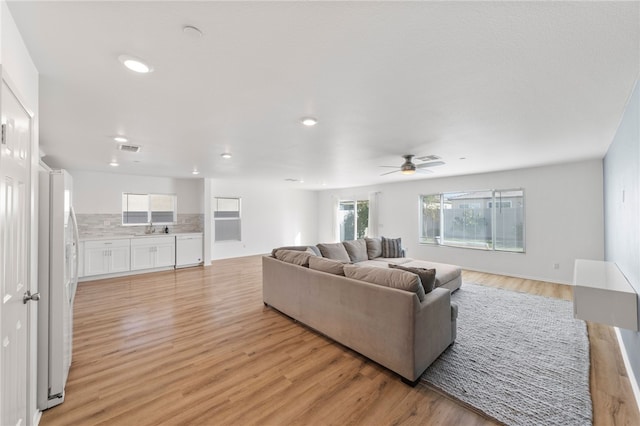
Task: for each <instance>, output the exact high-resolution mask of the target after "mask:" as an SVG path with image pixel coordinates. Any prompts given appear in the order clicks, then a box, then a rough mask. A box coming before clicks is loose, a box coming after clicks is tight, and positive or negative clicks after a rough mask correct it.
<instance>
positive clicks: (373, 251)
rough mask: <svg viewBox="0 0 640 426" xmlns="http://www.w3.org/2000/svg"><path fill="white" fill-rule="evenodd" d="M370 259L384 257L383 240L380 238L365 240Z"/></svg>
mask: <svg viewBox="0 0 640 426" xmlns="http://www.w3.org/2000/svg"><path fill="white" fill-rule="evenodd" d="M364 240H365V242H366V243H367V255H368V256H369V259H375V258H376V257H380V256H382V240H381V239H380V238H365V239H364Z"/></svg>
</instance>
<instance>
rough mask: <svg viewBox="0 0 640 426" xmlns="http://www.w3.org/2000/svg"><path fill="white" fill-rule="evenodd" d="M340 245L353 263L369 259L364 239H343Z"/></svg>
mask: <svg viewBox="0 0 640 426" xmlns="http://www.w3.org/2000/svg"><path fill="white" fill-rule="evenodd" d="M342 245H343V246H344V248H345V250H347V254H348V255H349V258H350V259H351V261H352V262H353V263H356V262H362V261H363V260H369V255H368V254H367V243H366V242H365V241H364V240H362V239H359V240H352V241H343V242H342Z"/></svg>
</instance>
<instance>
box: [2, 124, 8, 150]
mask: <svg viewBox="0 0 640 426" xmlns="http://www.w3.org/2000/svg"><path fill="white" fill-rule="evenodd" d="M6 144H7V125H6V124H3V125H2V145H6Z"/></svg>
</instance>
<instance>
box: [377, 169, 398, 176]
mask: <svg viewBox="0 0 640 426" xmlns="http://www.w3.org/2000/svg"><path fill="white" fill-rule="evenodd" d="M396 168H397V167H396ZM399 171H400V170H394V171H392V172H387V173H383V174H381V175H380V176H384V175H390V174H391V173H396V172H399Z"/></svg>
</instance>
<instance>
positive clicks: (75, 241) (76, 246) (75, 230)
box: [69, 206, 80, 305]
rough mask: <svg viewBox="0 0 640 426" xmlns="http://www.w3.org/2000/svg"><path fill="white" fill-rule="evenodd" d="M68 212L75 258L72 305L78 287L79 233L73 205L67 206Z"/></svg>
mask: <svg viewBox="0 0 640 426" xmlns="http://www.w3.org/2000/svg"><path fill="white" fill-rule="evenodd" d="M69 213H70V215H71V222H72V225H73V250H74V252H75V253H74V254H75V256H74V258H75V262H74V263H75V265H74V268H75V274H74V275H73V278H72V283H73V294H72V295H71V304H72V305H73V300H74V299H75V298H76V289H77V287H78V268H79V264H78V263H79V262H78V259H79V256H80V253H78V251H79V247H80V234H79V233H78V220H77V219H76V211H75V210H74V208H73V206H70V208H69Z"/></svg>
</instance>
